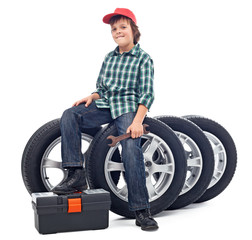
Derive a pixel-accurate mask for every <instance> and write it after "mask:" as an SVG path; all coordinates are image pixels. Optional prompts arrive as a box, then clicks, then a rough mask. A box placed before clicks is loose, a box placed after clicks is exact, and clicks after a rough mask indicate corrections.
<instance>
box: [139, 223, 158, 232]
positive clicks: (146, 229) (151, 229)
mask: <svg viewBox="0 0 252 240" xmlns="http://www.w3.org/2000/svg"><path fill="white" fill-rule="evenodd" d="M136 225H137V226H138V227H141V229H142V230H143V231H155V230H157V229H158V226H146V227H144V226H141V224H140V223H139V222H138V221H136Z"/></svg>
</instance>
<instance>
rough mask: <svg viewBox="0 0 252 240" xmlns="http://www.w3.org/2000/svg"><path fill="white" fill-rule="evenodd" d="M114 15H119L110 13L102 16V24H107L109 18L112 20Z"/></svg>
mask: <svg viewBox="0 0 252 240" xmlns="http://www.w3.org/2000/svg"><path fill="white" fill-rule="evenodd" d="M115 15H119V14H118V13H110V14H107V15H106V16H104V18H103V19H102V20H103V22H104V23H107V24H109V20H110V18H112V17H113V16H115Z"/></svg>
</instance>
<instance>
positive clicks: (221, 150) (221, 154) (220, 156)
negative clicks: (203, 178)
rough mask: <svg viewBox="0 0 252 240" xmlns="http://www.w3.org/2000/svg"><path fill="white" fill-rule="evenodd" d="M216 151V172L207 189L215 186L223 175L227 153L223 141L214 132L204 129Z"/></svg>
mask: <svg viewBox="0 0 252 240" xmlns="http://www.w3.org/2000/svg"><path fill="white" fill-rule="evenodd" d="M204 133H205V135H206V136H207V138H208V140H209V141H210V143H211V145H212V148H213V152H214V173H213V177H212V180H211V182H210V184H209V186H208V188H207V189H209V188H211V187H213V186H214V185H215V184H216V183H217V182H218V181H219V180H220V179H221V177H222V175H223V173H224V172H225V169H226V165H227V154H226V150H225V147H224V145H223V144H222V142H221V141H220V140H219V138H217V137H216V136H215V135H213V134H212V133H209V132H206V131H204Z"/></svg>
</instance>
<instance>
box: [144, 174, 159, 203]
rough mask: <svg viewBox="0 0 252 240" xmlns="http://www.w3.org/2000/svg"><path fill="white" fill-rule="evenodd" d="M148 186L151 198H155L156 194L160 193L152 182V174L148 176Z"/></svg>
mask: <svg viewBox="0 0 252 240" xmlns="http://www.w3.org/2000/svg"><path fill="white" fill-rule="evenodd" d="M146 187H147V190H148V194H149V198H150V199H151V198H153V197H154V196H156V195H157V194H158V193H157V191H156V189H155V187H154V186H153V184H152V182H151V175H149V176H148V177H147V178H146Z"/></svg>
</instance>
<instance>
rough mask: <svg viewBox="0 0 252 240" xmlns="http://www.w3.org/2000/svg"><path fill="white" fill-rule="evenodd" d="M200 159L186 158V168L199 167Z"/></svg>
mask: <svg viewBox="0 0 252 240" xmlns="http://www.w3.org/2000/svg"><path fill="white" fill-rule="evenodd" d="M200 161H201V158H200V157H195V158H188V159H187V166H188V167H201V163H200Z"/></svg>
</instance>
